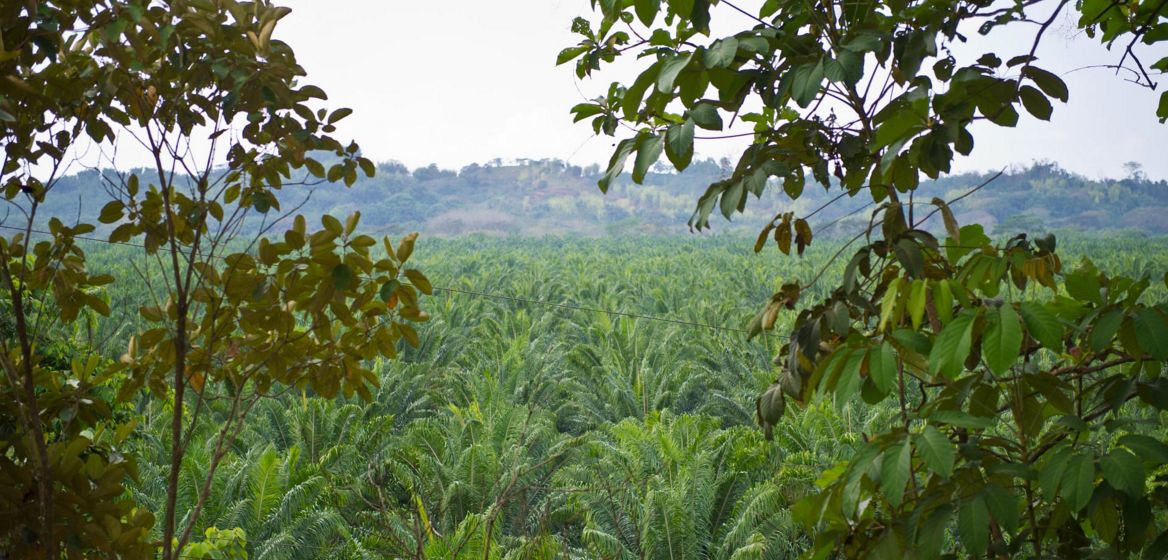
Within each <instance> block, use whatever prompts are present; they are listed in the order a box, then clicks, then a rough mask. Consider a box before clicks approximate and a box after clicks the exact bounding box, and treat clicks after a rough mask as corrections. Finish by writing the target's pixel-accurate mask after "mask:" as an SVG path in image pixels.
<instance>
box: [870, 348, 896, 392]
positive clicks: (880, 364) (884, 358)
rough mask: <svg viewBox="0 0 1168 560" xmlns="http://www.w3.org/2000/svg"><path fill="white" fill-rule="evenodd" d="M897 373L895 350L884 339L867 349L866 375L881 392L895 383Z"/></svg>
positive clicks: (889, 388) (887, 389) (886, 390)
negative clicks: (877, 344)
mask: <svg viewBox="0 0 1168 560" xmlns="http://www.w3.org/2000/svg"><path fill="white" fill-rule="evenodd" d="M897 373H898V371H897V366H896V351H895V350H893V348H892V345H891V344H889V343H888V342H887V341H885V342H882V343H880V345H879V346H873V347H872V348H870V349H868V376H869V377H871V378H872V383H874V384H875V385H876V388H877V389H879V390H880V392H881V394H887V393H888V391H889V390H891V389H892V387H893V386H894V385H895V384H896V379H897Z"/></svg>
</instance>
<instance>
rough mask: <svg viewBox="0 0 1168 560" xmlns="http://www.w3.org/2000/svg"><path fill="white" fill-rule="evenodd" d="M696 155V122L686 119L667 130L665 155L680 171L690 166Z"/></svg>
mask: <svg viewBox="0 0 1168 560" xmlns="http://www.w3.org/2000/svg"><path fill="white" fill-rule="evenodd" d="M693 155H694V122H693V119H686V120H685V122H683V123H681V124H675V125H672V126H670V127H669V129H668V130H666V131H665V156H666V157H668V158H669V162H670V163H672V164H673V167H674V168H675V169H677V170H678V171H684V170H685V168H687V167H689V164H690V161H692V160H693Z"/></svg>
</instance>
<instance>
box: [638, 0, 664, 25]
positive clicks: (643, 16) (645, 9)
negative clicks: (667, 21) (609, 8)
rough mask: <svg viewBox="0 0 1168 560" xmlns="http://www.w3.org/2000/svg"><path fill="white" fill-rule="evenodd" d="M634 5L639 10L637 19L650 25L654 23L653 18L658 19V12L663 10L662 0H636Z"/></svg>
mask: <svg viewBox="0 0 1168 560" xmlns="http://www.w3.org/2000/svg"><path fill="white" fill-rule="evenodd" d="M633 6H634V8H635V9H636V11H637V19H640V20H641V23H643V24H645V26H646V27H649V26H652V25H653V20H655V19H657V12H658V11H660V10H661V0H636V3H635V4H634V5H633Z"/></svg>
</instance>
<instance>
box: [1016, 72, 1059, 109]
mask: <svg viewBox="0 0 1168 560" xmlns="http://www.w3.org/2000/svg"><path fill="white" fill-rule="evenodd" d="M1022 75H1023V76H1026V77H1027V78H1030V79H1031V80H1033V81H1034V83H1035V84H1037V85H1038V87H1039V89H1041V90H1042V91H1043V93H1045V94H1047V95H1048V96H1050V97H1053V98H1055V99H1058V100H1059V101H1062V102H1063V103H1066V102H1067V99H1068V98H1069V93H1068V91H1067V84H1066V83H1064V82H1063V80H1062V78H1059V77H1058V76H1056V75H1054V74H1052V73H1050V72H1047V71H1046V70H1043V69H1041V68H1038V67H1037V66H1027V67H1026V68H1025V69H1023V71H1022Z"/></svg>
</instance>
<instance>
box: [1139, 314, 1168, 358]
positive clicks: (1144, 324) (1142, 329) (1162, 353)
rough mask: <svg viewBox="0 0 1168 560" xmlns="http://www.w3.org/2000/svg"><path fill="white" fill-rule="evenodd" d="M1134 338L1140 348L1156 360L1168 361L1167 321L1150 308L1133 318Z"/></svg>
mask: <svg viewBox="0 0 1168 560" xmlns="http://www.w3.org/2000/svg"><path fill="white" fill-rule="evenodd" d="M1135 327H1136V337H1137V339H1138V340H1139V342H1140V347H1141V348H1143V349H1144V350H1145V351H1147V353H1149V354H1151V355H1152V357H1153V358H1155V359H1157V360H1168V321H1166V320H1165V317H1164V315H1162V314H1161V313H1160V312H1159V311H1156V310H1155V309H1153V308H1151V307H1146V308H1144V309H1141V310H1140V312H1139V313H1137V314H1136V316H1135Z"/></svg>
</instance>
